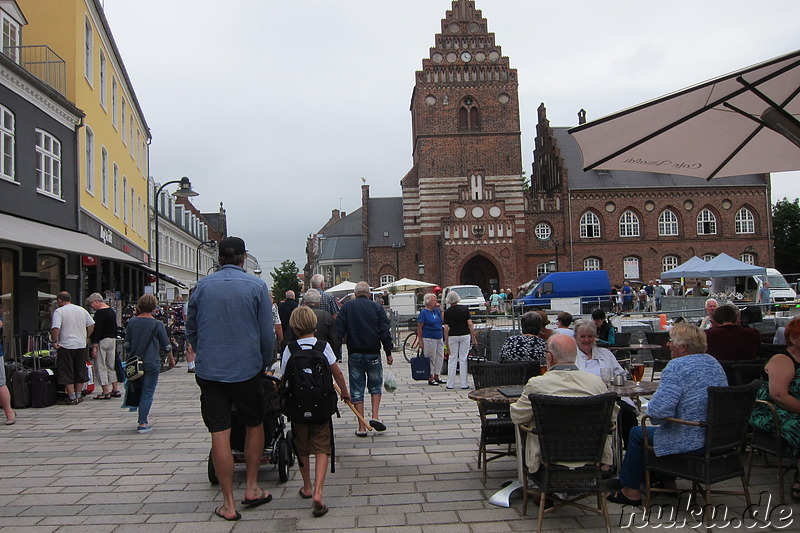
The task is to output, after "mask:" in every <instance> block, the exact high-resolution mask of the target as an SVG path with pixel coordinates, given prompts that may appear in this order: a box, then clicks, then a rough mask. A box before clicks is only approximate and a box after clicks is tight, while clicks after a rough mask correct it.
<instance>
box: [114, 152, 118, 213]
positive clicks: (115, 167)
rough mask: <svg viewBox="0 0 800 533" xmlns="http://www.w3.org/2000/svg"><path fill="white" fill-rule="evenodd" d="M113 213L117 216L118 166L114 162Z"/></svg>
mask: <svg viewBox="0 0 800 533" xmlns="http://www.w3.org/2000/svg"><path fill="white" fill-rule="evenodd" d="M114 214H115V215H116V216H117V217H119V167H118V166H117V164H116V163H114Z"/></svg>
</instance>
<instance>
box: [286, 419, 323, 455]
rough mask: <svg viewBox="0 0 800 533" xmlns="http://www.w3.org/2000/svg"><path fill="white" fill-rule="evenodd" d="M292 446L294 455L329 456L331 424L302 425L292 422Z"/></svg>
mask: <svg viewBox="0 0 800 533" xmlns="http://www.w3.org/2000/svg"><path fill="white" fill-rule="evenodd" d="M292 444H293V445H294V449H295V453H296V454H297V455H299V456H302V457H305V456H308V455H318V454H325V455H330V454H331V423H330V421H328V422H323V423H322V424H303V423H302V422H292Z"/></svg>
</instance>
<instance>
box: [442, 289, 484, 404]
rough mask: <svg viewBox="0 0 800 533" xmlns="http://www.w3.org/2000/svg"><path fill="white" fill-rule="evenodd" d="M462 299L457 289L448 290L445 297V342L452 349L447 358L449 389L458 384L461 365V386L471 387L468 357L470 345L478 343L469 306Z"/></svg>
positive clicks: (464, 387) (463, 387)
mask: <svg viewBox="0 0 800 533" xmlns="http://www.w3.org/2000/svg"><path fill="white" fill-rule="evenodd" d="M460 301H461V296H459V295H458V293H457V292H456V291H450V292H448V293H447V298H445V302H446V303H447V309H446V310H445V312H444V342H445V344H447V348H448V349H449V350H450V358H449V359H448V360H447V388H448V389H452V388H453V387H455V385H456V366H458V367H459V376H460V377H461V388H462V389H468V388H469V380H468V377H467V357H468V356H469V348H470V346H471V345H473V344H477V339H476V338H475V328H474V326H473V325H472V319H471V318H470V314H469V307H467V306H466V305H460V304H459V302H460Z"/></svg>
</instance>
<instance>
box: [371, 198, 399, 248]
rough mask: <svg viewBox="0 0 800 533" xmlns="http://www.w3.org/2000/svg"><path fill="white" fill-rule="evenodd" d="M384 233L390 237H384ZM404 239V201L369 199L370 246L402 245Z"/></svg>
mask: <svg viewBox="0 0 800 533" xmlns="http://www.w3.org/2000/svg"><path fill="white" fill-rule="evenodd" d="M384 233H387V234H388V236H386V237H384ZM402 242H404V239H403V199H402V198H401V197H399V196H398V197H396V198H370V199H369V240H368V241H367V244H368V246H391V245H392V244H400V243H402Z"/></svg>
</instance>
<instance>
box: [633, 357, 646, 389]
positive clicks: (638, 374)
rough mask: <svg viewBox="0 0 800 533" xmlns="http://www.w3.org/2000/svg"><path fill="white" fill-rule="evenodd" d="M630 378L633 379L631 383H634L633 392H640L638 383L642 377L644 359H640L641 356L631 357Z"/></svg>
mask: <svg viewBox="0 0 800 533" xmlns="http://www.w3.org/2000/svg"><path fill="white" fill-rule="evenodd" d="M631 377H632V378H633V381H635V382H636V385H635V386H634V387H633V390H635V391H640V390H642V387H641V386H640V385H639V382H640V381H642V378H643V377H644V359H642V356H641V355H639V354H633V355H631Z"/></svg>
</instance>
